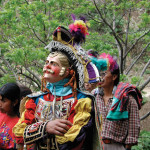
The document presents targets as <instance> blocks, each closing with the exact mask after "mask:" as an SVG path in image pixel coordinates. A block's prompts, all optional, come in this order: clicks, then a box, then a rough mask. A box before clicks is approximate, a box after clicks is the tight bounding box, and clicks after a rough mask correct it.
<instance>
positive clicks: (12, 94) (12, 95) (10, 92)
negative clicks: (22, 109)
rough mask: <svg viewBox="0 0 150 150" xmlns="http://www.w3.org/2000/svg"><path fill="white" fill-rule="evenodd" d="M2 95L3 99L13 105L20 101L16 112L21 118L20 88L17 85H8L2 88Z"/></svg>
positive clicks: (0, 90)
mask: <svg viewBox="0 0 150 150" xmlns="http://www.w3.org/2000/svg"><path fill="white" fill-rule="evenodd" d="M0 95H1V96H2V99H3V98H7V99H9V100H10V101H11V102H12V103H14V102H15V101H16V100H18V103H17V104H16V105H15V106H14V112H15V113H16V115H17V116H19V105H20V88H19V86H18V85H17V84H16V83H6V84H4V85H3V86H2V87H1V88H0Z"/></svg>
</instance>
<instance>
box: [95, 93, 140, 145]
mask: <svg viewBox="0 0 150 150" xmlns="http://www.w3.org/2000/svg"><path fill="white" fill-rule="evenodd" d="M96 103H97V107H98V110H97V111H98V112H97V113H98V114H99V118H100V120H101V131H100V132H101V133H100V134H101V137H102V139H112V140H114V141H116V142H119V143H124V144H137V142H138V136H139V132H140V118H139V110H138V105H137V103H136V100H135V99H134V98H133V97H132V96H129V101H128V104H127V111H128V112H129V119H126V120H119V121H110V120H108V119H107V118H106V116H107V114H108V112H109V110H110V108H111V105H112V98H110V99H109V100H108V103H107V105H106V106H105V104H104V100H103V97H102V96H101V95H100V93H98V94H96Z"/></svg>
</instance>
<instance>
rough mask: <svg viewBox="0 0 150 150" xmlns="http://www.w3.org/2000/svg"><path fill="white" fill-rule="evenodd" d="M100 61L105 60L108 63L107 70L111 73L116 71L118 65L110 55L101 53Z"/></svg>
mask: <svg viewBox="0 0 150 150" xmlns="http://www.w3.org/2000/svg"><path fill="white" fill-rule="evenodd" d="M99 58H100V59H106V60H107V61H108V67H109V70H110V71H111V72H112V71H113V70H116V69H118V67H119V66H118V64H117V61H116V60H115V59H114V58H113V57H112V56H111V55H110V54H106V53H102V54H101V55H100V56H99Z"/></svg>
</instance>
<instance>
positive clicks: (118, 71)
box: [111, 67, 120, 85]
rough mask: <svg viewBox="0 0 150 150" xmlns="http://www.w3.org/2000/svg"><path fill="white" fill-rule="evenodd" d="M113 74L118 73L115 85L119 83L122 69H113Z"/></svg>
mask: <svg viewBox="0 0 150 150" xmlns="http://www.w3.org/2000/svg"><path fill="white" fill-rule="evenodd" d="M111 74H113V75H114V74H115V75H117V78H116V80H115V81H114V85H117V84H118V83H119V81H120V69H119V67H118V68H117V69H114V70H113V71H111Z"/></svg>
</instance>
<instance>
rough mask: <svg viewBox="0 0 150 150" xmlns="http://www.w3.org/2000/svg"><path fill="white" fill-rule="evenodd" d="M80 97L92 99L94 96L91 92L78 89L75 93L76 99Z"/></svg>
mask: <svg viewBox="0 0 150 150" xmlns="http://www.w3.org/2000/svg"><path fill="white" fill-rule="evenodd" d="M81 98H90V99H94V96H93V94H91V93H89V92H83V91H78V93H77V99H81Z"/></svg>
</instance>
